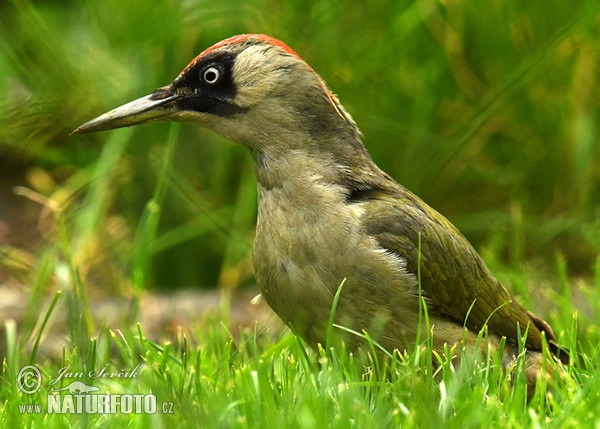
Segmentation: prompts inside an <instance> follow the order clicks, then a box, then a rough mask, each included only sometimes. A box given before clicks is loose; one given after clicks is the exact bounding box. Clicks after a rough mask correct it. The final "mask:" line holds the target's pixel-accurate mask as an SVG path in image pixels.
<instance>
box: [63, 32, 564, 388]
mask: <svg viewBox="0 0 600 429" xmlns="http://www.w3.org/2000/svg"><path fill="white" fill-rule="evenodd" d="M151 120H167V121H183V122H193V123H196V124H199V125H201V126H204V127H207V128H210V129H212V130H214V131H216V132H217V133H219V134H222V135H223V136H225V137H227V138H229V139H231V140H233V141H235V142H238V143H241V144H243V145H244V146H246V147H247V148H248V149H249V150H250V153H251V154H252V158H253V160H254V171H255V174H256V179H257V182H258V223H257V226H256V238H255V242H254V253H253V261H254V270H255V275H256V280H257V282H258V285H259V287H260V291H261V293H262V295H263V296H264V298H265V299H266V301H267V303H268V304H269V305H270V306H271V308H272V309H273V310H275V312H276V313H277V314H278V315H279V316H280V317H281V319H283V321H284V322H285V323H286V324H288V325H289V326H290V327H292V329H293V330H294V331H295V332H297V333H298V334H299V335H300V336H301V337H302V338H304V339H305V340H306V341H308V342H309V343H310V344H312V345H315V344H317V343H319V342H321V343H323V342H324V341H325V337H326V331H327V325H328V319H329V315H330V312H331V309H332V303H333V299H334V295H335V294H336V291H338V288H339V286H340V284H342V282H344V281H345V283H344V286H343V288H342V289H341V295H340V298H339V302H338V304H337V308H336V309H335V323H336V324H337V325H342V326H345V327H348V328H350V329H352V330H354V331H358V332H361V331H363V330H366V331H368V332H369V333H370V335H371V337H374V338H375V339H376V341H377V342H378V343H379V344H380V345H382V346H383V347H384V348H385V349H387V350H394V349H399V350H410V349H411V347H413V346H414V344H415V341H416V339H417V338H421V340H423V339H424V338H425V337H426V335H427V331H426V328H425V324H421V327H420V329H421V331H420V332H418V330H419V324H418V320H419V311H420V308H421V306H420V302H422V301H421V300H420V298H419V297H420V296H422V297H423V298H424V299H423V302H425V303H426V307H427V311H428V314H429V324H430V330H431V332H432V334H433V348H434V349H435V351H437V352H439V353H440V354H442V353H443V350H444V345H448V346H453V345H455V344H460V343H461V341H466V342H467V345H469V344H470V345H472V346H474V345H475V343H476V340H477V334H478V331H479V330H480V329H481V328H482V327H483V326H484V325H486V324H487V327H488V332H489V337H488V342H487V343H486V345H485V346H484V345H479V347H481V348H482V349H485V347H486V346H488V345H491V346H492V347H494V346H497V345H498V343H499V341H500V338H501V337H506V339H507V342H506V347H505V349H504V353H505V355H504V359H503V361H504V362H505V363H507V362H511V361H512V360H514V357H515V354H516V352H517V347H516V344H517V338H518V335H519V332H520V333H521V334H524V333H525V332H526V333H527V338H526V341H525V345H526V348H527V365H526V366H527V369H526V373H527V380H528V385H529V387H530V389H532V388H533V387H534V386H535V380H536V377H537V376H538V374H539V373H540V370H541V366H542V354H541V352H542V349H543V337H544V335H545V338H546V340H547V341H548V343H549V344H550V348H551V350H552V351H553V352H554V353H557V350H558V349H557V348H556V347H555V346H554V341H556V338H555V335H554V333H553V332H552V329H551V328H550V326H549V325H548V324H547V323H546V322H545V321H544V320H542V319H541V318H540V317H538V316H536V315H535V314H533V313H532V312H530V311H528V310H526V309H525V308H523V307H522V306H521V305H520V304H519V303H518V302H517V301H516V300H514V299H512V298H511V296H510V295H509V293H508V292H507V290H506V289H505V288H504V287H503V286H502V285H501V284H500V282H499V281H498V280H497V279H496V278H495V277H494V275H493V274H492V273H491V272H490V270H489V269H488V268H487V267H486V265H485V263H484V262H483V261H482V259H481V258H480V257H479V255H478V254H477V252H476V251H475V250H474V249H473V247H472V246H471V245H470V244H469V242H468V241H467V240H466V239H465V237H464V236H463V235H462V234H461V233H460V232H459V231H458V230H457V229H456V228H455V227H454V226H453V225H452V224H451V223H450V222H449V221H448V220H447V219H446V218H444V217H443V216H442V215H441V214H439V213H438V212H436V211H435V210H433V209H432V208H431V207H429V206H428V205H427V204H425V203H424V202H423V201H422V200H421V199H419V198H418V197H417V196H415V195H414V194H413V193H411V192H410V191H408V190H407V189H406V188H404V187H403V186H402V185H400V184H398V183H397V182H396V181H395V180H394V179H392V178H391V177H390V176H388V175H387V174H386V173H384V172H383V171H382V170H380V169H379V167H377V165H376V164H375V163H374V162H373V160H372V159H371V157H370V156H369V154H368V153H367V151H366V149H365V147H364V146H363V144H362V140H361V133H360V131H359V129H358V128H357V126H356V124H355V123H354V121H353V120H352V118H351V117H350V115H349V114H348V112H346V110H345V109H344V107H342V105H341V104H340V103H339V102H338V100H337V98H336V96H335V95H333V94H332V93H331V92H330V91H329V90H328V89H327V87H326V86H325V83H324V81H323V80H322V79H321V78H320V77H319V76H318V75H317V74H316V72H315V71H314V70H313V69H312V68H311V67H310V66H309V65H307V64H306V63H305V62H304V61H303V60H302V59H301V58H300V57H299V56H298V54H296V53H295V52H294V51H293V50H292V49H290V48H289V47H288V46H286V45H285V44H284V43H282V42H281V41H279V40H275V39H273V38H271V37H268V36H265V35H254V34H251V35H240V36H235V37H232V38H229V39H226V40H223V41H221V42H219V43H217V44H216V45H214V46H212V47H210V48H208V49H206V50H205V51H204V52H202V53H201V54H200V55H198V56H197V57H196V58H194V60H193V61H192V62H191V63H190V64H189V65H188V66H187V67H186V68H185V69H184V70H183V71H182V72H181V73H180V74H179V76H177V78H176V79H175V80H174V81H173V82H172V83H171V84H170V85H168V86H165V87H162V88H159V89H157V90H156V91H154V92H153V93H152V94H151V95H148V96H146V97H142V98H140V99H137V100H135V101H132V102H130V103H128V104H125V105H123V106H121V107H118V108H116V109H114V110H112V111H110V112H108V113H105V114H104V115H102V116H100V117H98V118H96V119H93V120H91V121H89V122H87V123H85V124H84V125H82V126H80V127H79V128H77V129H76V130H75V131H74V132H75V133H85V132H91V131H100V130H108V129H113V128H119V127H125V126H129V125H134V124H139V123H143V122H148V121H151ZM418 273H419V276H420V284H419V282H418V278H417V277H418ZM465 328H466V329H465ZM346 341H348V342H350V343H351V345H355V344H354V343H357V342H358V339H357V337H353V336H352V335H350V336H349V337H348V338H346Z"/></svg>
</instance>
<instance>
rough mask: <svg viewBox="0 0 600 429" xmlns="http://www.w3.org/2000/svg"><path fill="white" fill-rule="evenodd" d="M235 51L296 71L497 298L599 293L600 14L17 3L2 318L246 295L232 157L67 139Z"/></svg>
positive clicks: (132, 139) (150, 134)
mask: <svg viewBox="0 0 600 429" xmlns="http://www.w3.org/2000/svg"><path fill="white" fill-rule="evenodd" d="M248 32H251V33H266V34H269V35H271V36H274V37H276V38H279V39H282V40H283V41H285V42H286V43H287V44H288V45H290V46H291V47H292V48H293V49H294V50H295V51H296V52H298V53H299V54H300V55H301V56H302V57H303V58H304V59H305V60H306V61H307V62H308V63H309V64H310V65H311V66H312V67H313V68H314V69H315V70H316V71H317V72H318V73H319V74H320V75H321V76H322V77H323V79H324V80H325V81H326V82H327V84H328V86H329V87H330V88H331V89H332V90H333V91H334V92H335V93H337V94H338V96H339V98H340V100H341V102H342V104H343V105H344V106H345V107H346V109H347V110H348V111H349V112H350V113H351V114H352V115H353V117H354V119H355V120H356V121H357V123H358V125H359V127H360V128H361V130H362V131H363V133H364V135H365V139H364V141H365V145H366V146H367V148H368V150H369V151H370V153H371V155H372V157H373V158H374V160H375V161H376V162H377V163H378V164H379V165H380V166H381V167H382V168H383V169H384V170H385V171H387V172H388V173H390V174H391V175H392V176H393V177H395V178H396V179H397V180H398V181H399V182H400V183H402V184H403V185H405V186H406V187H407V188H409V189H410V190H412V191H413V192H415V193H416V194H418V195H419V196H420V197H422V198H423V199H424V200H425V201H426V202H427V203H429V204H430V205H431V206H433V207H434V208H436V209H437V210H438V211H440V212H441V213H442V214H444V215H445V216H446V217H448V218H449V219H450V220H451V221H452V222H453V223H455V224H456V226H457V227H458V228H459V229H460V230H461V231H462V232H463V233H464V234H465V235H466V236H467V237H468V238H469V240H470V241H471V242H472V243H473V244H474V246H475V247H476V248H477V249H478V250H479V251H480V252H481V253H482V255H483V256H484V259H486V261H487V262H488V263H489V265H490V266H491V268H492V269H493V270H494V271H495V272H496V274H497V275H498V276H499V277H500V278H501V280H502V281H503V282H505V283H506V284H507V286H508V287H509V288H510V289H512V290H513V291H517V292H519V291H520V290H521V291H523V290H526V289H530V290H531V289H532V288H533V289H535V288H536V287H538V285H545V284H550V285H552V284H555V283H558V282H559V280H560V279H563V280H564V279H569V281H571V280H570V279H580V278H585V279H590V278H596V281H595V283H594V282H592V284H596V285H597V286H598V287H600V280H598V279H600V262H599V261H600V259H599V258H598V255H599V254H600V162H599V160H600V145H599V140H600V139H599V132H600V129H599V124H600V122H599V119H600V112H599V108H598V107H599V103H600V82H599V79H600V74H599V71H600V67H599V62H600V38H599V37H598V35H599V34H600V14H599V7H598V2H597V1H596V0H581V1H578V2H571V1H566V0H563V1H551V2H548V1H543V2H542V1H537V0H536V1H532V2H522V1H518V0H502V1H500V0H491V1H487V2H469V1H454V0H449V1H440V2H437V1H433V0H423V1H416V2H411V1H406V0H374V1H369V2H349V1H337V0H316V1H311V2H306V1H300V0H277V1H274V0H250V1H244V2H237V1H227V0H223V1H219V2H215V1H203V0H179V1H176V0H170V1H161V2H152V1H147V0H146V1H143V0H129V1H126V2H123V1H120V0H118V1H117V0H107V1H103V2H89V1H84V0H61V1H44V2H41V1H40V2H34V1H27V0H13V1H7V2H2V3H0V284H2V285H4V286H7V285H8V286H9V288H6V287H5V288H4V289H2V290H3V292H2V293H4V294H5V295H4V297H5V298H6V296H7V295H6V294H8V293H9V291H11V292H10V293H13V292H14V291H15V290H24V291H27V290H28V288H31V285H32V284H35V285H38V286H39V285H40V284H41V285H43V287H42V289H44V288H46V289H48V290H54V288H56V287H57V286H56V284H60V282H61V279H63V280H64V279H65V278H71V279H72V278H73V276H75V277H76V278H77V279H79V280H78V281H80V282H81V284H82V285H83V286H84V287H85V289H86V290H87V291H88V293H89V294H93V295H95V296H100V295H110V296H117V297H118V296H131V295H135V294H136V290H139V289H144V290H148V289H150V290H154V291H157V293H162V292H164V293H172V292H173V291H174V290H188V289H194V290H196V289H202V288H206V289H215V288H222V289H227V290H233V289H236V288H241V287H247V286H250V287H252V286H253V285H254V279H253V275H252V266H251V246H252V239H253V234H254V224H255V217H256V190H255V181H254V178H253V173H252V165H251V159H250V156H249V155H248V153H246V150H245V149H244V148H243V147H240V146H238V145H236V144H234V143H231V142H229V141H227V140H225V139H224V138H222V137H220V136H218V135H215V134H214V133H212V132H209V131H206V130H203V129H201V128H199V127H196V126H193V125H175V126H173V125H170V124H162V123H155V124H150V125H146V126H139V127H135V128H132V129H123V130H115V131H111V132H105V133H98V134H89V135H81V136H79V135H78V136H69V133H70V132H71V131H72V130H73V129H74V128H75V127H77V126H78V125H80V124H81V123H83V122H85V121H87V120H89V119H91V118H93V117H96V116H98V115H99V114H101V113H104V112H105V111H107V110H109V109H112V108H114V107H116V106H118V105H121V104H123V103H125V102H128V101H130V100H133V99H134V98H137V97H140V96H143V95H146V94H149V93H150V92H152V91H153V90H154V89H155V88H157V87H159V86H162V85H165V84H168V83H169V82H170V81H171V80H172V79H173V78H174V77H175V76H176V75H177V74H178V73H179V71H180V70H181V69H182V68H183V67H184V66H185V65H187V63H188V62H189V61H190V60H191V59H192V58H193V57H194V56H195V55H197V54H198V53H199V52H201V51H202V50H204V49H205V48H206V47H208V46H210V45H212V44H214V43H215V42H218V41H219V40H221V39H223V38H226V37H229V36H232V35H234V34H238V33H248ZM149 202H154V203H157V204H154V205H153V204H148V203H149ZM65 261H67V262H65ZM65 271H67V272H68V273H67V274H68V275H67V274H65ZM523 272H527V273H528V274H527V275H526V276H522V275H515V273H517V274H519V273H523ZM523 279H526V280H523ZM573 281H576V280H573Z"/></svg>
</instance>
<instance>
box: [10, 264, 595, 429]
mask: <svg viewBox="0 0 600 429" xmlns="http://www.w3.org/2000/svg"><path fill="white" fill-rule="evenodd" d="M66 262H67V265H69V266H70V268H71V271H72V272H76V271H77V269H76V267H75V266H73V265H72V261H66ZM44 279H45V280H47V278H46V274H45V273H44V272H43V270H42V271H41V272H40V283H38V284H37V285H36V287H38V288H46V287H47V285H45V284H43V282H44V281H45V280H44ZM598 290H599V289H598V288H596V295H595V297H594V298H595V299H596V302H598V301H600V296H598V295H597V294H598ZM37 292H39V291H34V293H37ZM70 294H72V295H74V296H73V297H71V298H72V299H69V298H67V295H70ZM63 300H67V302H68V304H67V307H68V308H67V310H68V311H69V312H73V313H79V314H85V313H86V311H85V308H86V307H87V306H88V305H89V304H88V302H87V301H86V299H85V298H84V297H82V296H80V295H78V291H76V290H72V289H71V290H65V291H64V292H63V293H62V294H55V295H54V297H53V299H52V300H51V301H50V302H48V300H46V301H45V302H40V301H32V302H30V304H29V310H31V311H35V312H37V314H38V315H39V319H40V320H36V319H32V321H31V323H33V324H36V323H39V322H42V323H41V325H39V328H38V331H37V333H34V335H33V338H35V339H36V340H35V346H34V347H33V348H32V349H30V351H27V350H28V349H29V347H27V344H28V341H27V340H28V336H27V335H26V333H27V332H32V331H34V329H33V326H30V325H24V326H20V327H18V328H16V327H15V325H14V323H13V322H11V321H7V322H5V326H4V329H5V330H6V334H7V335H6V342H7V344H6V349H7V355H6V358H5V359H3V362H2V372H1V376H0V404H1V405H0V423H1V424H2V426H3V427H37V426H40V425H43V426H44V427H115V426H116V427H125V426H126V427H144V426H147V425H152V427H240V428H245V427H303V428H310V427H315V428H316V427H323V426H329V427H361V428H363V427H367V428H368V427H373V428H379V427H437V426H440V425H441V426H443V427H461V428H464V427H474V428H477V427H489V426H490V425H502V426H503V427H556V428H564V427H579V428H581V427H596V426H597V424H598V422H599V421H598V416H599V415H600V414H599V413H600V405H599V404H600V402H599V399H600V387H599V386H600V384H599V383H598V377H599V376H600V370H599V369H598V368H597V367H596V366H595V365H593V362H594V361H595V360H596V359H597V358H598V353H599V352H600V347H599V346H598V335H597V334H596V335H590V334H589V333H588V335H587V336H586V338H587V340H586V341H577V340H576V338H577V331H578V320H577V318H576V317H575V316H574V315H573V314H572V313H571V312H570V311H566V312H565V313H561V314H558V315H556V317H557V318H558V319H559V320H562V321H563V323H564V324H565V325H566V326H567V328H566V330H561V331H559V332H558V333H559V336H560V338H561V342H562V343H563V344H565V345H567V346H569V347H571V349H572V351H573V352H575V353H581V354H582V357H581V359H580V360H579V361H577V360H575V361H574V362H572V363H571V364H570V365H569V366H566V367H563V369H562V371H563V373H562V377H557V378H555V379H554V382H553V383H552V386H551V387H550V388H549V393H548V394H546V393H545V389H544V388H545V385H544V383H541V384H540V386H539V388H538V390H537V391H536V394H535V396H534V398H533V400H532V401H531V403H530V404H527V403H526V386H525V383H524V373H523V370H524V365H523V364H524V360H523V356H522V355H521V356H520V357H519V359H518V360H517V363H516V369H515V370H514V372H513V373H512V375H511V377H508V376H507V374H506V373H505V372H504V371H503V370H502V369H501V368H502V366H501V364H500V357H499V356H494V357H493V358H492V359H491V360H482V359H481V358H480V357H477V356H470V357H469V358H465V359H464V360H463V362H462V364H461V365H460V366H458V367H454V366H453V365H452V362H451V361H449V360H447V359H446V358H444V357H441V356H432V354H431V353H430V352H427V350H426V349H425V348H424V347H422V346H425V345H426V344H428V341H429V339H428V338H426V339H422V343H421V344H420V345H419V347H415V349H414V350H409V353H408V354H395V355H393V356H389V355H388V356H383V355H380V354H372V353H367V352H368V351H371V350H376V345H374V344H371V347H368V346H367V347H365V348H364V349H363V350H362V351H360V352H359V353H356V354H353V353H349V352H348V351H347V350H346V349H345V348H344V347H343V346H340V345H339V344H337V345H336V346H335V347H334V346H332V347H331V348H329V349H323V348H321V349H319V350H316V351H315V350H311V349H307V348H306V346H305V345H304V344H303V343H302V341H301V340H300V339H298V338H297V337H295V336H293V335H291V334H286V335H284V336H283V337H282V338H275V337H273V335H272V334H271V333H270V331H263V330H262V329H261V328H259V327H257V328H256V329H254V330H243V331H241V332H240V333H239V334H237V335H232V334H231V332H230V327H228V326H227V324H226V323H223V322H221V321H219V320H218V319H212V320H208V321H205V322H204V323H202V324H194V325H192V326H190V327H188V328H187V329H186V331H187V332H188V334H183V333H182V334H180V335H178V336H175V337H173V338H172V339H171V340H170V341H163V342H159V343H157V342H155V341H154V340H152V337H153V334H152V333H148V332H144V329H143V327H142V326H140V325H135V324H127V323H123V325H122V326H121V327H120V328H112V329H110V328H107V327H100V328H97V329H94V330H93V332H94V335H91V336H87V335H81V330H82V328H83V325H85V321H84V318H79V319H78V320H76V321H74V322H73V323H72V324H70V332H69V340H68V341H66V342H65V345H64V348H63V352H62V358H61V359H59V360H58V361H57V360H56V359H52V358H48V357H46V358H43V357H40V356H39V348H38V345H39V343H38V340H39V339H40V338H42V340H41V347H43V346H44V340H43V336H44V329H45V322H46V321H47V319H48V318H49V317H51V316H52V314H51V313H52V312H53V309H54V311H56V310H55V306H56V304H57V301H58V302H59V304H60V302H61V301H63ZM63 304H64V302H63ZM72 307H73V308H72ZM565 307H566V306H565ZM82 310H83V311H82ZM425 320H426V318H425ZM424 323H426V322H424ZM568 324H570V326H568ZM333 331H336V329H335V328H334V329H333ZM188 335H190V337H193V338H194V340H190V339H188ZM331 338H333V334H332V335H331ZM332 344H336V342H335V341H333V340H332ZM432 361H433V362H436V363H437V365H435V366H433V365H432V364H431V363H432ZM26 364H35V365H36V366H37V367H38V368H39V369H40V370H41V372H42V374H43V383H42V388H41V389H40V390H39V391H38V392H37V393H35V394H33V395H26V394H24V393H22V392H20V391H19V389H18V386H17V373H18V371H19V369H20V368H21V367H22V366H24V365H26ZM139 364H143V369H141V370H140V371H139V376H138V377H135V378H123V379H117V378H109V379H88V378H86V377H82V378H81V380H82V381H84V382H85V383H86V384H88V385H95V386H97V387H99V388H100V389H101V393H106V392H110V393H111V394H118V393H128V394H149V393H152V394H154V395H156V398H157V401H158V404H159V405H158V406H159V407H162V403H168V404H169V405H166V406H165V407H166V408H165V410H171V409H172V411H173V414H159V413H157V414H131V415H124V414H117V415H109V416H106V415H97V414H90V415H87V414H84V415H76V414H61V415H53V414H48V415H45V414H28V413H26V412H23V411H20V409H19V405H26V404H42V405H43V406H44V407H46V401H47V399H46V395H47V394H48V392H49V390H50V388H51V387H54V388H57V387H64V386H66V385H68V384H69V382H70V381H72V380H69V379H63V380H62V381H61V382H60V383H58V384H57V385H56V386H50V381H51V380H53V379H55V378H56V377H57V376H58V374H59V370H60V369H61V368H65V367H69V372H82V373H84V374H87V373H88V372H89V371H93V370H96V371H98V370H100V369H102V368H104V367H105V366H107V367H108V372H115V371H116V372H118V371H120V370H132V369H134V368H135V367H137V366H138V365H139ZM170 404H172V408H171V405H170ZM161 409H162V408H161Z"/></svg>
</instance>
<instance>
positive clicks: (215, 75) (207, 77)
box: [201, 66, 221, 85]
mask: <svg viewBox="0 0 600 429" xmlns="http://www.w3.org/2000/svg"><path fill="white" fill-rule="evenodd" d="M201 75H202V80H203V81H204V82H206V83H207V84H209V85H214V84H216V83H217V82H219V80H221V71H220V70H219V69H218V68H216V67H214V66H213V67H208V68H205V69H204V70H203V71H202V73H201Z"/></svg>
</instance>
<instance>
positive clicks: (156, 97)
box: [71, 88, 182, 134]
mask: <svg viewBox="0 0 600 429" xmlns="http://www.w3.org/2000/svg"><path fill="white" fill-rule="evenodd" d="M161 89H162V90H163V91H162V93H161ZM161 89H158V90H157V91H155V92H154V93H153V94H151V95H147V96H145V97H142V98H138V99H137V100H134V101H132V102H130V103H127V104H124V105H122V106H120V107H117V108H116V109H113V110H111V111H110V112H107V113H105V114H104V115H101V116H98V117H97V118H95V119H92V120H91V121H88V122H86V123H85V124H83V125H81V126H80V127H79V128H77V129H75V130H73V132H72V133H71V134H82V133H90V132H93V131H104V130H112V129H114V128H121V127H128V126H130V125H135V124H139V123H142V122H146V121H149V120H152V119H158V118H161V117H163V116H167V115H169V114H170V113H173V110H172V108H171V107H172V106H171V105H170V104H171V102H173V101H175V100H177V99H179V98H181V97H182V96H181V95H179V94H172V95H171V94H166V93H165V92H166V91H165V89H166V88H161Z"/></svg>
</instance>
